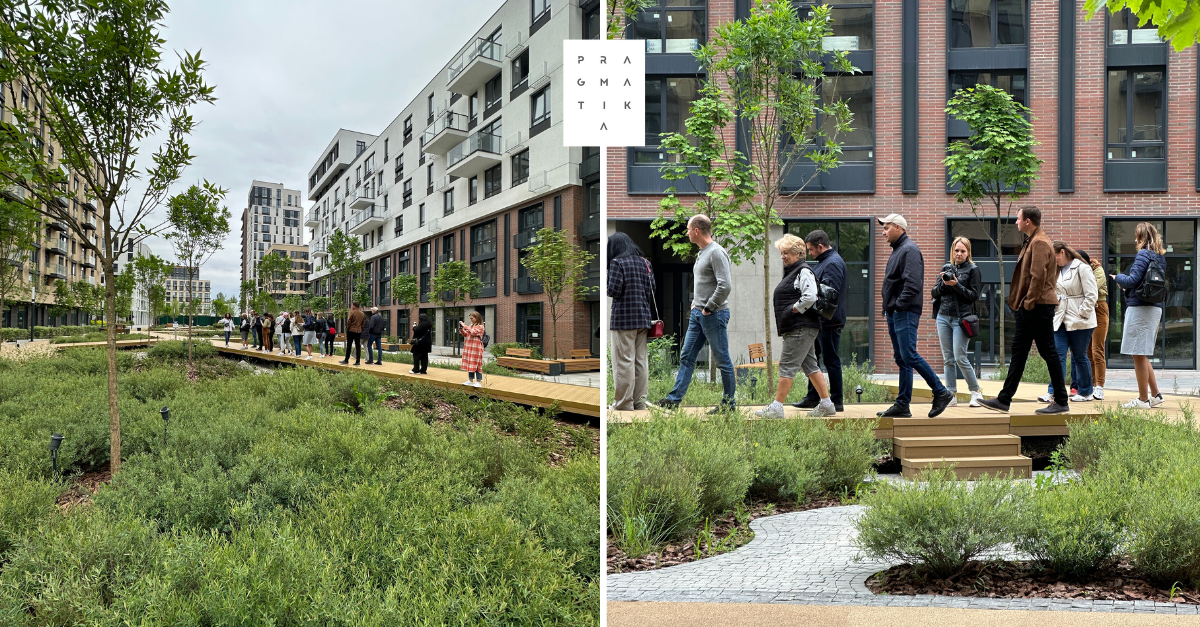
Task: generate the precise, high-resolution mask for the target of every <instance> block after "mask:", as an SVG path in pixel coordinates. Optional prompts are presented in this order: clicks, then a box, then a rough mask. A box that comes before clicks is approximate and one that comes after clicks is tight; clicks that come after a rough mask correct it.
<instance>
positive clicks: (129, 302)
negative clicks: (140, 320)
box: [95, 272, 137, 323]
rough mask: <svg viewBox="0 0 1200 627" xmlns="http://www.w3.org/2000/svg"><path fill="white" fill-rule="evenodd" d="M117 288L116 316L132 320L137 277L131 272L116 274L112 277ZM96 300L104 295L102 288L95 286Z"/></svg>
mask: <svg viewBox="0 0 1200 627" xmlns="http://www.w3.org/2000/svg"><path fill="white" fill-rule="evenodd" d="M113 280H114V281H115V282H116V284H117V285H116V289H117V300H116V310H115V312H116V316H117V319H118V320H119V319H121V318H124V319H126V320H128V321H129V322H131V323H132V322H133V290H134V288H135V287H137V279H135V278H134V276H133V273H132V272H123V273H121V274H118V275H117V276H116V277H115V278H114V279H113ZM95 293H96V301H97V302H99V300H100V298H102V297H103V296H104V290H103V288H96V290H95Z"/></svg>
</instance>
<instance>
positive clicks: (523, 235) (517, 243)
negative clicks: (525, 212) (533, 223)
mask: <svg viewBox="0 0 1200 627" xmlns="http://www.w3.org/2000/svg"><path fill="white" fill-rule="evenodd" d="M537 243H538V232H537V231H518V232H517V234H516V235H514V236H513V248H516V249H517V250H521V249H523V248H529V247H530V246H534V245H536V244H537Z"/></svg>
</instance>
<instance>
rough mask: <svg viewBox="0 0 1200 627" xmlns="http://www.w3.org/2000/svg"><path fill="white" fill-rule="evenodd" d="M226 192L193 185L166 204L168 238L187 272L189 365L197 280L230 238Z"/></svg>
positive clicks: (197, 302) (197, 304) (197, 303)
mask: <svg viewBox="0 0 1200 627" xmlns="http://www.w3.org/2000/svg"><path fill="white" fill-rule="evenodd" d="M225 192H226V190H223V189H221V188H219V187H217V186H216V185H213V184H212V183H209V182H208V181H204V184H203V186H200V185H192V186H191V187H189V188H188V189H187V191H185V192H183V193H182V194H176V195H174V196H172V197H171V199H170V200H169V201H167V209H168V212H167V221H168V222H169V223H170V225H171V232H170V233H167V235H166V238H167V240H168V241H170V242H171V246H172V247H173V248H174V249H175V258H176V259H178V260H179V263H180V264H182V265H183V267H184V269H185V270H187V278H188V280H187V300H188V305H189V307H188V333H187V346H188V363H191V362H192V326H194V325H193V322H194V319H195V315H196V310H197V309H199V308H200V307H201V306H202V300H201V299H202V297H201V296H200V295H198V294H196V293H195V290H194V288H195V284H196V277H197V276H199V274H200V267H201V266H203V265H204V264H205V263H207V262H208V260H209V259H211V258H212V256H213V255H215V254H217V251H219V250H221V242H222V241H223V240H224V239H225V236H226V235H229V208H228V207H222V206H221V200H222V199H224V198H225Z"/></svg>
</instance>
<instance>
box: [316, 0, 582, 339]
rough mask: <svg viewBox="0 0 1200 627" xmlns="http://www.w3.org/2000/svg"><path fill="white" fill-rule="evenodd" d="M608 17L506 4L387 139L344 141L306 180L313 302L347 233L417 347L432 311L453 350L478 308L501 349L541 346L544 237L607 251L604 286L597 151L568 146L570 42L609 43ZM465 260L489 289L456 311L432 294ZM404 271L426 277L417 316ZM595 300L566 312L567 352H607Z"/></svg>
mask: <svg viewBox="0 0 1200 627" xmlns="http://www.w3.org/2000/svg"><path fill="white" fill-rule="evenodd" d="M600 11H601V9H600V3H599V2H598V1H597V0H587V1H582V0H532V1H531V0H508V1H507V2H503V4H501V5H500V6H499V9H498V10H497V11H496V13H495V14H493V15H492V16H491V17H490V18H488V19H487V20H486V21H485V23H484V24H483V26H482V27H480V28H479V29H478V30H477V31H475V32H473V33H470V34H469V35H467V36H465V37H464V45H463V46H462V48H460V49H459V50H457V51H455V52H454V53H452V55H451V56H450V58H449V60H448V62H447V63H446V64H445V65H444V66H442V67H440V68H438V67H431V68H428V73H429V76H430V80H429V82H428V83H427V84H426V85H425V86H424V87H423V88H422V89H421V90H420V91H419V92H418V93H417V94H416V95H415V96H414V98H413V99H412V101H411V102H410V103H409V104H408V105H407V106H405V107H404V109H403V110H402V111H400V112H399V114H398V115H397V116H396V117H395V119H394V120H393V121H392V122H391V123H390V124H388V125H387V126H386V127H385V128H384V129H382V130H381V131H379V133H378V134H377V135H376V134H369V133H361V132H355V131H349V130H345V129H342V130H339V131H338V132H337V133H335V135H334V137H333V139H332V140H331V141H330V143H329V144H328V145H327V146H326V148H325V149H324V150H323V151H322V152H321V155H320V156H319V158H318V160H317V162H316V164H315V165H314V166H313V167H312V169H311V170H310V171H309V180H308V189H309V195H308V199H309V200H310V201H313V202H314V203H315V205H313V206H312V207H311V208H310V210H309V211H308V212H307V213H306V215H305V226H306V227H308V228H309V229H311V231H312V234H311V241H310V244H309V251H310V257H311V259H312V260H313V273H312V275H311V280H312V281H314V292H315V293H316V294H319V295H331V289H330V285H329V283H330V282H329V280H328V279H327V277H328V267H327V263H328V244H329V239H330V236H331V235H332V234H333V232H334V231H335V230H341V231H342V232H344V233H347V234H349V235H351V236H353V237H357V238H359V239H360V241H361V242H362V244H363V248H364V251H365V252H364V253H363V257H362V258H363V260H364V262H365V265H366V269H367V280H369V281H370V286H371V293H372V299H373V302H374V304H376V305H378V306H379V307H380V308H381V310H382V312H383V313H384V315H385V317H386V319H387V320H388V324H389V331H388V333H389V334H391V335H397V336H400V337H407V335H408V331H409V329H410V328H411V323H412V322H413V321H415V318H416V316H417V314H418V313H425V314H429V316H430V318H431V319H432V320H434V324H435V333H436V343H437V344H438V345H448V344H450V343H451V342H452V341H453V335H452V333H453V326H454V325H453V321H454V320H457V319H462V318H463V317H464V316H465V315H466V314H467V313H468V312H469V311H471V310H474V311H479V312H480V313H482V314H483V315H484V320H485V324H486V326H487V328H488V332H489V333H490V334H491V336H492V338H493V341H494V342H511V341H520V342H526V343H530V344H541V342H542V339H543V327H549V325H550V324H552V321H551V319H550V316H549V310H548V308H547V307H545V304H546V298H545V295H544V294H543V293H542V287H541V285H539V284H538V283H537V282H536V281H532V280H531V279H530V278H529V277H528V276H527V272H526V270H525V267H524V266H523V265H521V264H520V260H521V259H522V258H523V257H524V252H523V250H524V249H525V248H527V247H528V246H530V245H531V244H533V243H536V237H535V235H536V232H537V230H538V229H540V228H543V227H554V228H556V229H560V230H569V231H572V232H573V234H574V235H575V238H574V242H575V243H576V244H577V245H579V246H581V247H584V248H587V249H590V250H591V251H592V252H594V253H596V254H597V259H596V261H595V262H594V274H593V276H592V277H590V278H589V282H590V283H591V284H594V285H596V286H598V285H599V258H598V255H599V246H600V239H599V238H600V228H599V216H600V202H599V200H600V187H599V185H600V183H599V181H600V167H599V166H600V158H599V150H598V149H595V148H568V147H564V146H563V134H562V112H563V106H564V105H563V101H562V94H563V90H562V71H563V58H562V41H563V40H565V39H583V38H599V37H600V36H601V30H602V28H603V26H602V24H601V20H600ZM455 260H460V261H466V262H469V263H470V266H471V269H472V270H473V271H474V272H475V275H476V276H477V277H478V278H479V279H480V281H481V282H482V283H483V285H484V288H483V291H482V293H481V294H480V296H479V297H478V298H475V299H471V300H469V301H467V302H466V303H465V304H463V303H460V307H457V308H455V309H453V310H449V311H447V308H442V307H438V306H437V304H436V302H435V301H436V295H433V294H430V284H431V281H432V277H433V276H434V275H435V274H436V271H437V267H438V265H439V264H441V263H445V262H448V261H455ZM406 273H407V274H415V275H417V277H418V282H419V286H420V291H421V298H420V304H419V306H416V305H405V306H401V305H396V304H394V303H393V302H392V299H391V290H390V282H391V280H392V279H393V278H394V277H395V276H398V275H400V274H406ZM598 301H599V298H598V296H596V297H594V299H593V300H592V301H591V302H571V303H566V304H565V305H564V306H567V307H569V308H570V311H569V312H568V315H566V316H565V317H562V318H560V319H559V321H558V324H557V333H558V338H559V341H558V347H559V350H560V352H563V351H566V350H569V349H571V348H585V347H586V348H591V349H592V350H593V351H594V352H598V344H597V343H596V342H595V341H593V336H594V335H595V333H594V332H595V330H596V329H598V325H599V322H600V316H599V302H598ZM543 316H545V321H544V324H543Z"/></svg>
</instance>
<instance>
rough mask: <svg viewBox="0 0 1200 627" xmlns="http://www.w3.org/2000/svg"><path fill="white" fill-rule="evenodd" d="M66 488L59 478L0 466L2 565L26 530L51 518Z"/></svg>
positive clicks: (0, 555)
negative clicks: (55, 505) (54, 478)
mask: <svg viewBox="0 0 1200 627" xmlns="http://www.w3.org/2000/svg"><path fill="white" fill-rule="evenodd" d="M63 489H64V488H63V486H62V484H60V483H58V482H57V481H51V480H47V479H40V478H34V479H31V478H27V477H22V476H20V475H18V474H16V473H13V472H11V471H4V470H0V565H3V564H4V563H5V562H6V561H8V559H7V557H8V554H9V552H10V551H12V550H13V548H14V547H15V546H16V544H17V543H18V542H20V541H21V536H22V535H23V534H24V533H25V532H27V531H28V530H31V529H36V528H37V526H38V524H39V523H40V522H42V521H44V520H47V519H48V518H50V516H51V515H52V514H53V512H54V511H55V508H54V502H55V500H56V499H57V498H58V495H59V494H61V493H62V492H63Z"/></svg>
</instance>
